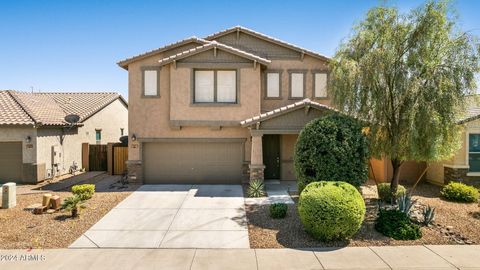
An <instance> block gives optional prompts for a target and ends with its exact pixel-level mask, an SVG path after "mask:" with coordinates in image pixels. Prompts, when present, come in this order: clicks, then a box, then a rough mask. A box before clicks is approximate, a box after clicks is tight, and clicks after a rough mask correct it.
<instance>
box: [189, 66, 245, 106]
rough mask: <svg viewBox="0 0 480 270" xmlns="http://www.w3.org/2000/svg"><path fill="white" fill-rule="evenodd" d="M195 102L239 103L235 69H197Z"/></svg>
mask: <svg viewBox="0 0 480 270" xmlns="http://www.w3.org/2000/svg"><path fill="white" fill-rule="evenodd" d="M193 80H194V91H193V102H194V103H237V72H236V71H235V70H195V71H194V78H193Z"/></svg>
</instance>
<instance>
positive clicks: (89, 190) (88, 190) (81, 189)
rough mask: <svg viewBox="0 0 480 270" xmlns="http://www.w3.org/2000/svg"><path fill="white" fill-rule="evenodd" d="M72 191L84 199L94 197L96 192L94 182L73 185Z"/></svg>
mask: <svg viewBox="0 0 480 270" xmlns="http://www.w3.org/2000/svg"><path fill="white" fill-rule="evenodd" d="M72 193H73V194H74V195H77V196H78V197H79V198H80V199H81V200H82V201H85V200H88V199H90V198H92V196H93V194H94V193H95V185H94V184H83V185H75V186H72Z"/></svg>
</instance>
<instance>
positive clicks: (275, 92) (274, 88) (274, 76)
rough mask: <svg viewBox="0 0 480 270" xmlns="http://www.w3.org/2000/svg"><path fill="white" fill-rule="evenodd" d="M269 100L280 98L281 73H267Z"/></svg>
mask: <svg viewBox="0 0 480 270" xmlns="http://www.w3.org/2000/svg"><path fill="white" fill-rule="evenodd" d="M266 82H267V87H266V91H267V95H266V97H267V98H279V97H280V72H267V78H266Z"/></svg>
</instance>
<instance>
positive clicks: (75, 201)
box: [62, 195, 85, 218]
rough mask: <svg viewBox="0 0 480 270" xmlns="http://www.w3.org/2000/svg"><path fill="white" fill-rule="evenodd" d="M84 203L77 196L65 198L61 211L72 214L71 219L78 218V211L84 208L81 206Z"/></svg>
mask: <svg viewBox="0 0 480 270" xmlns="http://www.w3.org/2000/svg"><path fill="white" fill-rule="evenodd" d="M84 202H85V201H83V200H82V198H80V196H78V195H74V196H72V197H68V198H65V200H64V201H63V203H62V209H65V210H68V211H71V212H72V217H73V218H75V217H78V211H79V209H80V208H85V206H84V205H83V203H84Z"/></svg>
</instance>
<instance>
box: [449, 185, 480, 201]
mask: <svg viewBox="0 0 480 270" xmlns="http://www.w3.org/2000/svg"><path fill="white" fill-rule="evenodd" d="M441 194H442V196H443V197H444V198H445V199H447V200H450V201H455V202H476V201H477V200H478V196H479V194H478V189H476V188H475V187H473V186H468V185H465V184H463V183H458V182H450V183H448V185H446V186H444V187H443V189H442V191H441Z"/></svg>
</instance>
